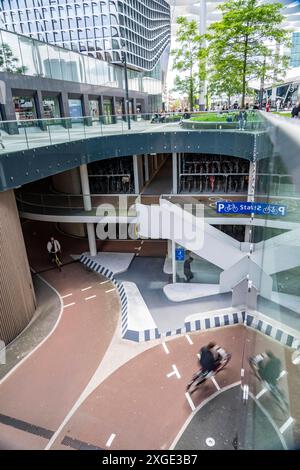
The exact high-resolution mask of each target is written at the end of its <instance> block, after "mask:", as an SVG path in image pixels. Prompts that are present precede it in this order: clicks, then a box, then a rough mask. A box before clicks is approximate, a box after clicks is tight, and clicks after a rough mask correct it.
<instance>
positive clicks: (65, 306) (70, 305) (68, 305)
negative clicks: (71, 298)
mask: <svg viewBox="0 0 300 470" xmlns="http://www.w3.org/2000/svg"><path fill="white" fill-rule="evenodd" d="M72 305H75V302H72V303H71V304H67V305H64V308H67V307H72Z"/></svg>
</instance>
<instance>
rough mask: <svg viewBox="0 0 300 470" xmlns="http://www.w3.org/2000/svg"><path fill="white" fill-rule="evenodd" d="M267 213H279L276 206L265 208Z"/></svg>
mask: <svg viewBox="0 0 300 470" xmlns="http://www.w3.org/2000/svg"><path fill="white" fill-rule="evenodd" d="M263 213H264V214H265V215H278V210H277V209H276V207H271V206H267V207H265V208H264V209H263Z"/></svg>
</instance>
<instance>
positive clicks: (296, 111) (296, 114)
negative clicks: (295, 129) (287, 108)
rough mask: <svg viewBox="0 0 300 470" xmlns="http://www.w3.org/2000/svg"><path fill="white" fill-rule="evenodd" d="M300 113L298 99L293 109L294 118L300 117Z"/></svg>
mask: <svg viewBox="0 0 300 470" xmlns="http://www.w3.org/2000/svg"><path fill="white" fill-rule="evenodd" d="M299 114H300V101H297V103H296V105H295V106H294V107H293V109H292V118H299Z"/></svg>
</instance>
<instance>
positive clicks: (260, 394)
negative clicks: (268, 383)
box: [255, 388, 268, 400]
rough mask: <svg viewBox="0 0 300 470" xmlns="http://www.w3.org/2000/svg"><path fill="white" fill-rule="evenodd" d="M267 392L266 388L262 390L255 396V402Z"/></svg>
mask: <svg viewBox="0 0 300 470" xmlns="http://www.w3.org/2000/svg"><path fill="white" fill-rule="evenodd" d="M267 391H268V389H267V388H263V389H262V390H261V391H260V392H259V393H258V394H257V395H256V397H255V398H256V400H258V399H259V398H260V397H262V396H263V395H264V394H265V393H266V392H267Z"/></svg>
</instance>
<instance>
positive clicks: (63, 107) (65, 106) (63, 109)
mask: <svg viewBox="0 0 300 470" xmlns="http://www.w3.org/2000/svg"><path fill="white" fill-rule="evenodd" d="M58 101H59V108H60V114H61V117H62V118H69V117H70V108H69V97H68V93H61V94H60V95H59V97H58ZM62 125H63V126H64V127H65V128H66V129H68V128H69V127H72V124H71V122H70V121H67V120H66V119H64V120H63V121H62Z"/></svg>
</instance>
